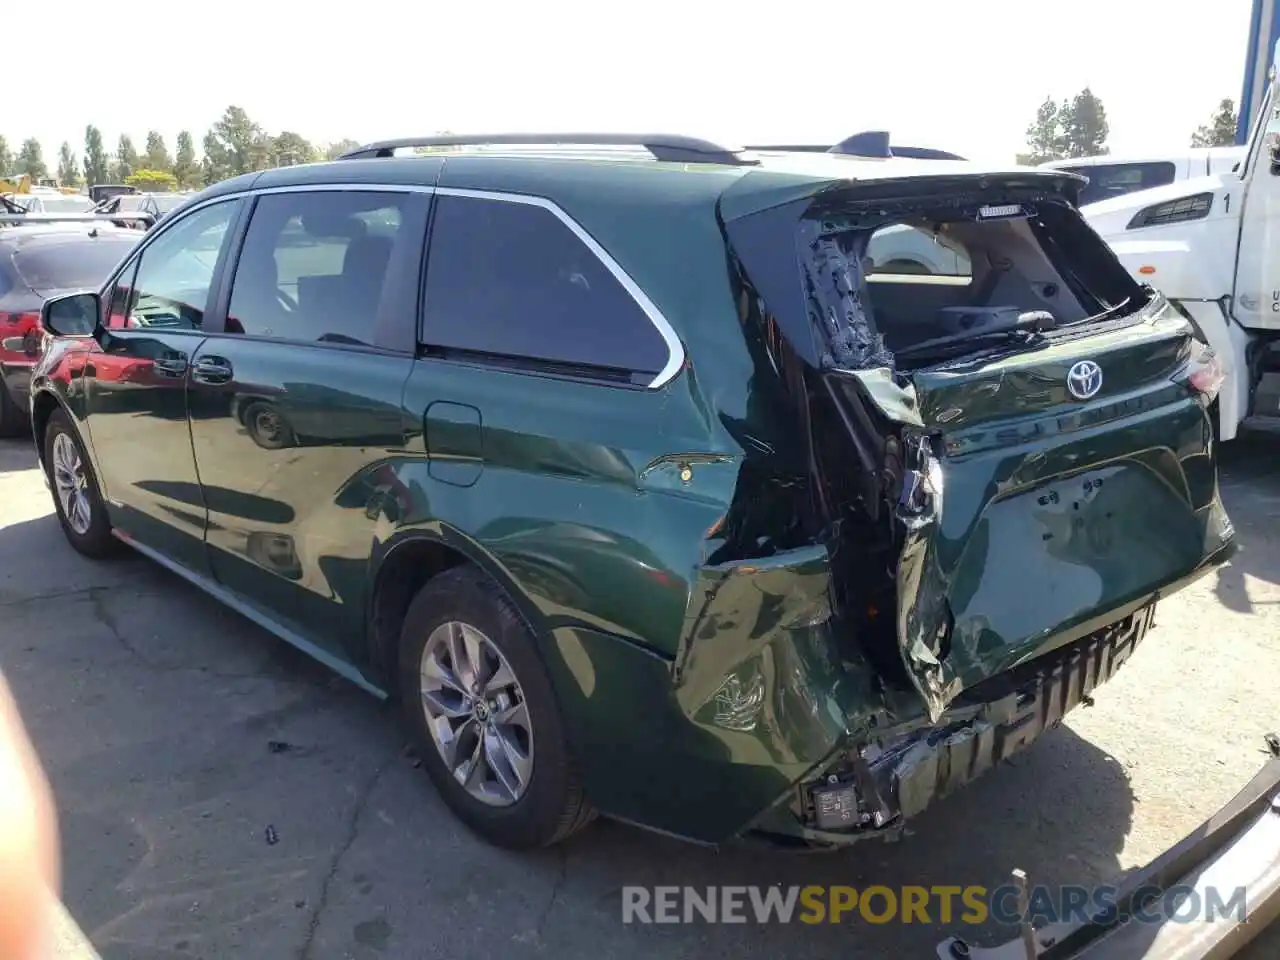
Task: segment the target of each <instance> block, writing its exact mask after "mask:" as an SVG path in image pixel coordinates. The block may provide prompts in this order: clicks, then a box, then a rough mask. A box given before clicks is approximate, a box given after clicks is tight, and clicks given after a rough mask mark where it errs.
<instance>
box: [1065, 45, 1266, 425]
mask: <svg viewBox="0 0 1280 960" xmlns="http://www.w3.org/2000/svg"><path fill="white" fill-rule="evenodd" d="M1276 55H1280V43H1278V44H1277V46H1276V48H1275V50H1274V52H1273V66H1272V71H1271V77H1270V84H1269V89H1268V91H1267V94H1266V98H1265V100H1264V101H1263V103H1262V105H1261V107H1260V108H1259V110H1258V113H1257V120H1256V121H1255V123H1254V125H1253V130H1252V131H1251V134H1250V137H1249V148H1248V152H1247V153H1246V154H1245V157H1244V159H1243V160H1242V161H1241V163H1240V164H1239V167H1238V169H1236V170H1234V171H1225V172H1219V173H1216V174H1212V175H1209V176H1205V177H1197V178H1192V179H1187V180H1179V181H1177V182H1175V183H1171V184H1169V185H1167V186H1163V187H1156V188H1154V189H1150V190H1142V191H1139V192H1136V193H1129V194H1125V195H1124V196H1120V197H1116V198H1115V199H1112V200H1104V201H1102V202H1099V203H1092V204H1087V205H1085V206H1083V207H1081V213H1083V214H1084V216H1085V217H1086V219H1087V220H1088V221H1089V222H1090V224H1092V226H1093V228H1094V229H1095V230H1097V231H1098V232H1099V233H1100V234H1101V235H1102V236H1103V237H1104V238H1105V239H1106V240H1107V242H1108V243H1109V244H1110V245H1111V248H1112V250H1114V251H1115V253H1116V255H1117V256H1118V257H1119V258H1120V261H1121V262H1122V263H1123V264H1124V265H1125V267H1126V268H1127V269H1128V270H1129V272H1130V273H1132V274H1133V275H1134V277H1136V278H1137V279H1138V280H1139V281H1141V282H1143V283H1149V284H1151V285H1152V286H1153V287H1156V288H1157V289H1159V290H1160V291H1161V292H1162V293H1164V294H1165V296H1167V297H1168V298H1169V299H1170V300H1172V301H1173V302H1174V303H1175V304H1177V305H1178V307H1180V308H1181V309H1182V310H1183V311H1184V312H1185V313H1186V314H1187V315H1188V316H1189V317H1190V318H1191V320H1192V321H1193V322H1194V323H1195V324H1196V325H1197V326H1198V327H1199V329H1200V331H1201V334H1202V335H1203V337H1204V339H1205V340H1207V341H1208V343H1209V345H1210V346H1211V347H1213V349H1214V351H1215V352H1216V353H1217V355H1218V357H1219V358H1220V359H1221V360H1222V362H1223V366H1224V367H1225V372H1226V382H1225V383H1224V384H1223V386H1222V390H1221V392H1220V393H1219V395H1218V400H1217V404H1218V429H1219V437H1220V439H1222V440H1230V439H1232V438H1233V437H1235V436H1236V433H1237V432H1238V430H1239V428H1240V425H1241V424H1242V423H1243V422H1244V421H1245V420H1246V419H1249V418H1250V417H1258V418H1268V419H1271V420H1274V421H1276V422H1278V423H1280V98H1278V97H1277V93H1276V87H1277V80H1276V77H1277V73H1276V69H1275V65H1274V61H1275V57H1276Z"/></svg>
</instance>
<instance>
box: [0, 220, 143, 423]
mask: <svg viewBox="0 0 1280 960" xmlns="http://www.w3.org/2000/svg"><path fill="white" fill-rule="evenodd" d="M138 236H139V231H136V230H125V229H120V228H118V227H114V226H112V225H111V224H110V223H93V222H90V223H74V222H69V223H59V222H57V221H46V222H42V223H33V224H30V225H27V224H23V225H21V226H15V227H3V228H0V436H13V435H15V434H19V433H22V432H23V431H25V430H26V429H27V426H28V423H29V417H28V413H27V395H28V389H29V386H28V385H29V381H30V372H31V367H32V365H33V364H34V363H35V362H36V360H38V359H39V357H40V354H41V352H42V348H43V343H44V331H43V330H42V329H41V327H40V307H41V305H42V304H43V303H44V301H45V299H46V298H47V297H51V296H57V295H58V294H63V293H70V292H73V291H77V290H91V289H96V288H97V287H98V286H100V285H101V284H102V282H103V281H104V280H105V279H106V278H107V276H108V275H109V274H110V273H111V270H112V268H113V267H115V266H116V264H118V263H119V262H120V261H121V260H123V259H124V257H125V256H126V255H127V254H128V253H129V251H130V250H132V249H133V248H134V245H135V244H136V243H137V242H138Z"/></svg>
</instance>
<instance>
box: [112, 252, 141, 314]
mask: <svg viewBox="0 0 1280 960" xmlns="http://www.w3.org/2000/svg"><path fill="white" fill-rule="evenodd" d="M137 272H138V259H137V258H136V257H135V258H134V259H133V261H132V262H131V263H130V264H129V265H128V266H127V267H125V268H124V270H123V271H122V272H121V273H120V277H119V279H117V280H116V284H115V286H114V287H112V288H111V297H110V299H108V301H107V327H108V328H110V329H112V330H118V329H120V328H122V327H127V326H128V325H129V307H130V306H131V303H130V301H131V300H132V299H133V297H132V294H133V277H134V275H135V274H136V273H137Z"/></svg>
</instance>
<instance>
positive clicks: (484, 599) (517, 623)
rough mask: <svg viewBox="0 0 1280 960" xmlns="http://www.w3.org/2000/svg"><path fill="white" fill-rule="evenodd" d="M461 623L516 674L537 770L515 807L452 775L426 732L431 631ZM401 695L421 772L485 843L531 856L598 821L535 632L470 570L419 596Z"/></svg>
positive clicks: (406, 642)
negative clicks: (478, 793) (424, 674)
mask: <svg viewBox="0 0 1280 960" xmlns="http://www.w3.org/2000/svg"><path fill="white" fill-rule="evenodd" d="M450 621H458V622H461V623H464V624H467V625H469V626H471V627H474V628H476V629H478V630H479V631H480V632H481V633H483V634H484V636H485V637H486V638H487V639H488V640H489V641H490V642H491V643H492V644H493V645H494V646H495V647H497V648H498V650H499V652H500V653H501V654H502V656H503V657H504V658H505V659H506V661H507V664H508V665H509V666H510V668H511V670H512V672H513V673H514V674H515V676H516V678H517V680H518V682H519V685H520V689H521V690H522V691H523V693H524V702H525V705H526V707H527V709H528V712H529V718H530V726H531V728H532V730H533V743H534V753H533V765H532V769H531V772H530V775H529V780H528V784H527V786H526V787H525V790H524V793H523V794H522V795H521V796H520V797H519V799H518V800H516V801H515V802H514V803H513V804H511V805H509V806H500V807H496V806H489V805H487V804H485V803H484V802H482V801H481V800H479V799H476V798H475V797H473V796H471V795H470V794H469V793H468V792H467V791H466V790H465V789H464V788H463V787H462V785H461V784H459V783H458V781H457V780H455V779H454V778H453V776H452V775H451V773H450V771H449V768H448V766H447V765H446V763H445V760H444V758H443V757H442V756H441V753H440V750H439V749H438V748H437V747H436V743H435V740H434V739H433V737H432V736H431V733H430V731H429V730H428V727H427V716H426V712H425V710H424V709H423V700H422V688H421V682H420V670H421V661H422V653H423V648H424V647H425V645H426V642H427V639H428V637H430V636H431V633H432V631H434V630H435V629H436V628H437V627H439V626H441V625H442V624H445V623H449V622H450ZM398 687H399V690H398V693H399V701H400V706H401V710H402V713H403V716H404V721H405V723H406V725H407V726H408V729H409V733H410V736H411V737H412V738H413V741H414V746H415V747H416V749H417V751H418V755H419V756H420V757H421V759H422V766H423V768H424V769H425V770H426V771H427V773H428V774H429V775H430V777H431V779H432V781H433V782H434V783H435V785H436V789H437V790H438V791H439V792H440V795H441V797H442V798H443V799H444V801H445V803H446V804H447V805H448V806H449V808H450V809H451V810H452V811H453V812H454V814H456V815H457V817H458V819H460V820H461V821H462V822H463V823H464V824H466V825H467V826H468V827H469V828H470V829H471V830H473V831H474V832H475V833H477V834H479V835H480V836H481V837H482V838H484V839H485V840H487V841H489V842H490V843H493V844H495V845H497V846H500V847H506V848H508V849H513V850H527V849H532V848H537V847H545V846H549V845H551V844H553V843H557V842H559V841H560V840H563V839H565V838H566V837H568V836H569V835H570V834H572V833H574V832H575V831H577V830H578V829H580V828H581V827H583V826H585V825H586V824H587V823H588V822H590V820H591V819H592V817H593V813H594V812H593V810H592V809H591V806H590V805H589V804H588V803H587V800H586V797H585V796H584V795H583V792H582V787H581V784H580V783H579V781H578V778H577V776H576V774H575V771H574V767H573V761H572V758H571V757H570V756H569V750H568V745H567V742H566V737H565V732H564V724H563V722H562V720H561V718H560V711H559V709H558V707H557V705H556V700H555V695H554V693H553V691H552V687H551V681H550V678H549V677H548V676H547V671H546V668H545V667H544V666H543V663H542V660H541V657H540V656H539V655H538V652H537V647H536V645H535V639H534V635H533V632H532V631H531V630H530V629H529V627H528V626H527V625H526V624H525V622H524V619H523V618H522V617H521V616H520V613H519V611H517V610H516V608H515V606H514V605H513V604H512V603H511V600H510V599H509V598H508V597H507V595H506V594H505V593H504V592H503V591H502V590H501V588H499V587H498V585H497V584H496V583H494V582H493V580H491V579H490V578H489V577H487V576H486V575H485V574H484V573H482V572H481V571H479V570H477V569H476V568H474V567H471V566H463V567H455V568H453V569H451V570H448V571H446V572H444V573H442V574H440V575H439V576H436V577H435V578H433V579H432V580H430V581H429V582H428V583H427V584H426V586H424V587H423V588H422V589H421V590H419V591H418V595H417V596H416V597H414V599H413V602H412V603H411V604H410V605H409V611H408V613H407V614H406V615H405V620H404V627H403V629H402V631H401V635H400V647H399V667H398Z"/></svg>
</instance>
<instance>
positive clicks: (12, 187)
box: [0, 173, 31, 193]
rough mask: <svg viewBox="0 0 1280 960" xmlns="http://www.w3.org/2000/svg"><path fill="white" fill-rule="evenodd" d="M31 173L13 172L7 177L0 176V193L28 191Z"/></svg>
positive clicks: (29, 189)
mask: <svg viewBox="0 0 1280 960" xmlns="http://www.w3.org/2000/svg"><path fill="white" fill-rule="evenodd" d="M30 192H31V174H29V173H15V174H13V175H11V176H8V177H0V193H30Z"/></svg>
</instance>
